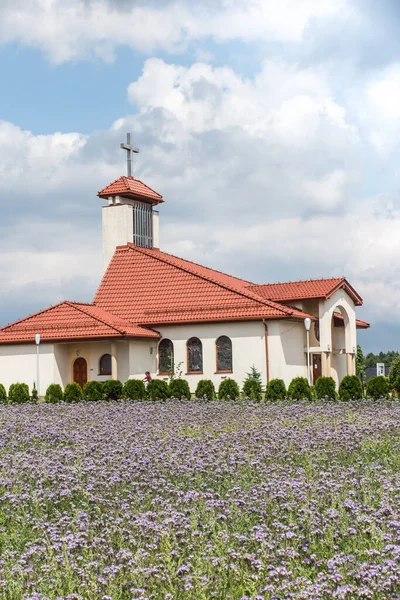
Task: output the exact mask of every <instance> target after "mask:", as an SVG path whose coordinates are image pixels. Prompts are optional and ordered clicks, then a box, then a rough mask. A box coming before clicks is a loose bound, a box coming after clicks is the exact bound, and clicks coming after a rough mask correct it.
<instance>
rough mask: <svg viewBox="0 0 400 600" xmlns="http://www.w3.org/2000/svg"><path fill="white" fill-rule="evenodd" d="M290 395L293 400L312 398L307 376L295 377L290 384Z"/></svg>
mask: <svg viewBox="0 0 400 600" xmlns="http://www.w3.org/2000/svg"><path fill="white" fill-rule="evenodd" d="M288 396H289V398H291V399H292V400H303V399H305V398H306V399H307V400H312V396H311V388H310V385H309V383H308V381H307V379H306V378H305V377H295V378H294V379H292V381H291V382H290V384H289V387H288Z"/></svg>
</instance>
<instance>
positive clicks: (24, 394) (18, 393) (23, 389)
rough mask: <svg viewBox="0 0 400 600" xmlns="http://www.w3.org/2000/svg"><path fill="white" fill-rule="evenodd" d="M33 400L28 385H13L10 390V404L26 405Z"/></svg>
mask: <svg viewBox="0 0 400 600" xmlns="http://www.w3.org/2000/svg"><path fill="white" fill-rule="evenodd" d="M30 399H31V397H30V394H29V387H28V385H27V384H26V383H12V384H11V385H10V389H9V390H8V401H9V403H10V404H24V403H25V402H29V400H30Z"/></svg>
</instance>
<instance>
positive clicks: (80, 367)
mask: <svg viewBox="0 0 400 600" xmlns="http://www.w3.org/2000/svg"><path fill="white" fill-rule="evenodd" d="M74 381H75V383H79V385H80V386H81V388H83V386H84V385H85V383H86V382H87V362H86V360H85V359H84V358H77V359H76V361H75V362H74Z"/></svg>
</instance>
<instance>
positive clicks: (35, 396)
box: [31, 383, 39, 404]
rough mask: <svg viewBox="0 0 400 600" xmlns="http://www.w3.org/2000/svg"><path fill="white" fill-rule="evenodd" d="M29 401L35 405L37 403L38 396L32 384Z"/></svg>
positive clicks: (34, 385)
mask: <svg viewBox="0 0 400 600" xmlns="http://www.w3.org/2000/svg"><path fill="white" fill-rule="evenodd" d="M31 401H32V402H34V403H35V404H36V403H37V402H38V401H39V394H38V391H37V389H36V384H35V383H34V384H33V388H32V394H31Z"/></svg>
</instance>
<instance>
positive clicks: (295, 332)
mask: <svg viewBox="0 0 400 600" xmlns="http://www.w3.org/2000/svg"><path fill="white" fill-rule="evenodd" d="M267 326H268V354H269V378H270V380H271V379H276V378H278V379H283V380H284V382H285V385H286V387H287V386H288V385H289V383H290V382H291V380H292V379H293V378H294V377H307V365H306V354H305V352H304V347H305V344H306V339H305V329H304V324H303V323H302V322H299V321H286V320H285V321H267Z"/></svg>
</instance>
